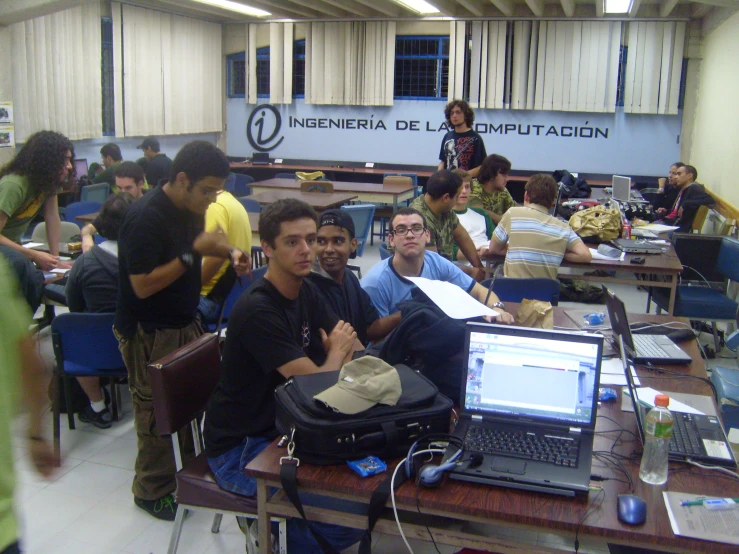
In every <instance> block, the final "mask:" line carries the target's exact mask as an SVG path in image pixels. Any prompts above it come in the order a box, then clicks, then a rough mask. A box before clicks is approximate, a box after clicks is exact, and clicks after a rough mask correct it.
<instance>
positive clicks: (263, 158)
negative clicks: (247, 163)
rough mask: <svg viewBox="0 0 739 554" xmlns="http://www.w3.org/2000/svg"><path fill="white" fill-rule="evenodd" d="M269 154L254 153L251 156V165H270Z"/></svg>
mask: <svg viewBox="0 0 739 554" xmlns="http://www.w3.org/2000/svg"><path fill="white" fill-rule="evenodd" d="M269 164H270V160H269V152H254V153H253V154H252V155H251V165H269Z"/></svg>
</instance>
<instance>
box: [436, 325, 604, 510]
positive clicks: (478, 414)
mask: <svg viewBox="0 0 739 554" xmlns="http://www.w3.org/2000/svg"><path fill="white" fill-rule="evenodd" d="M465 348H466V351H467V354H468V364H467V370H466V371H463V372H462V376H461V378H462V387H461V388H462V391H461V395H460V415H459V423H458V424H457V426H456V428H455V429H454V434H455V435H457V436H458V437H460V438H461V439H462V440H463V441H464V442H465V452H466V453H469V454H471V456H467V455H465V461H464V462H462V463H461V464H458V465H457V466H456V467H455V468H454V469H453V470H452V471H451V474H450V475H451V478H452V479H458V480H461V481H471V482H475V483H485V484H489V485H496V486H502V487H511V488H516V489H525V490H532V491H538V492H546V493H553V494H560V495H564V496H574V495H575V494H578V493H583V494H587V492H588V490H589V489H588V485H589V483H590V467H591V462H592V455H593V438H594V431H595V418H596V411H597V406H598V402H597V401H598V392H597V391H598V383H599V380H600V364H601V358H602V352H603V336H602V335H597V334H586V333H564V332H561V331H549V330H544V329H527V328H522V327H513V326H503V325H492V324H484V323H468V324H467V328H466V342H465Z"/></svg>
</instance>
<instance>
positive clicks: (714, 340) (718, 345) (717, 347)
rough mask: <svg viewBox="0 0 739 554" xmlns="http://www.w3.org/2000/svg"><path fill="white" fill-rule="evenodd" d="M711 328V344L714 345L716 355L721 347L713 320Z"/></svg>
mask: <svg viewBox="0 0 739 554" xmlns="http://www.w3.org/2000/svg"><path fill="white" fill-rule="evenodd" d="M711 330H712V331H713V346H715V347H716V354H717V355H718V351H719V350H720V348H721V340H720V339H719V337H718V327H717V326H716V322H715V321H712V322H711Z"/></svg>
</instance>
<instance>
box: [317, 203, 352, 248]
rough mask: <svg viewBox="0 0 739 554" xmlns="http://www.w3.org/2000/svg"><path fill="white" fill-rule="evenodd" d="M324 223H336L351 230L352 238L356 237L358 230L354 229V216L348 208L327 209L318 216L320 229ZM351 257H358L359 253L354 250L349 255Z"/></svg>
mask: <svg viewBox="0 0 739 554" xmlns="http://www.w3.org/2000/svg"><path fill="white" fill-rule="evenodd" d="M324 225H335V226H336V227H341V228H343V229H346V230H347V231H349V235H350V236H351V238H356V232H355V231H354V220H353V219H352V216H350V215H349V213H348V212H347V211H346V210H341V209H339V210H326V211H325V212H323V213H322V214H321V217H319V218H318V228H319V229H320V228H321V227H323V226H324ZM349 257H350V258H356V257H357V253H356V252H353V253H352V254H350V255H349Z"/></svg>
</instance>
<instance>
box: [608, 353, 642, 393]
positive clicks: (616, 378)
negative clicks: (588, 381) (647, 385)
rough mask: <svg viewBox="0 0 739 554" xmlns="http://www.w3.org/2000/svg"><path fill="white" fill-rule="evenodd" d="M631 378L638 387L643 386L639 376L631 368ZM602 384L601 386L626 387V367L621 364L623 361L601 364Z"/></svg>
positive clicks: (613, 360) (617, 360) (609, 361)
mask: <svg viewBox="0 0 739 554" xmlns="http://www.w3.org/2000/svg"><path fill="white" fill-rule="evenodd" d="M631 378H632V380H633V381H634V384H635V385H636V386H639V385H641V381H639V376H638V375H637V374H636V371H635V370H634V368H633V367H632V368H631ZM600 384H601V385H613V386H618V387H625V386H626V375H625V374H624V366H623V365H622V364H621V360H619V359H616V358H614V359H612V360H603V361H602V362H601V364H600Z"/></svg>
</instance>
